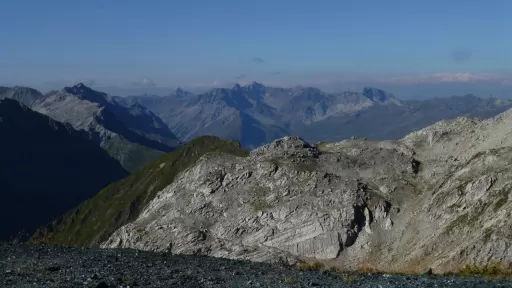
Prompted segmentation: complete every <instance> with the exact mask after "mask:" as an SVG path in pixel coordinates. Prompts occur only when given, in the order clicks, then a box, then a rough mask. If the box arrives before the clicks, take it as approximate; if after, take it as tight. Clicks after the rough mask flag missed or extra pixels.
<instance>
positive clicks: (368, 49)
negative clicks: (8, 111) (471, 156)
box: [0, 0, 512, 86]
mask: <svg viewBox="0 0 512 288" xmlns="http://www.w3.org/2000/svg"><path fill="white" fill-rule="evenodd" d="M0 10H1V11H2V13H1V14H2V16H1V17H0V35H1V36H2V38H1V39H2V41H1V43H0V84H2V83H14V84H25V85H35V86H37V85H40V84H42V83H48V82H51V81H55V83H57V82H58V81H65V80H66V81H67V80H76V79H89V80H91V81H95V82H96V83H102V84H104V85H118V86H119V85H121V86H122V85H130V83H132V82H141V83H142V84H150V83H152V82H155V83H157V84H158V85H171V86H172V85H178V84H180V83H183V84H186V83H203V82H204V83H206V82H209V81H214V80H218V81H226V80H233V79H235V77H237V75H241V74H245V75H247V76H243V75H242V76H240V77H239V78H240V79H242V78H246V79H280V78H283V79H286V81H291V80H293V77H295V76H293V75H299V74H301V75H302V74H308V75H310V76H308V77H317V76H314V75H318V77H320V78H321V77H322V76H321V75H325V74H329V73H331V74H332V73H348V74H350V73H354V74H374V73H381V74H382V73H384V74H387V73H389V74H404V73H427V74H428V73H441V72H444V73H463V72H464V73H481V72H489V71H491V72H496V71H498V72H499V71H507V70H509V69H510V68H511V67H512V55H511V54H512V37H510V35H511V34H510V33H511V31H512V17H510V13H511V11H512V1H510V0H487V1H480V0H473V1H462V0H443V1H440V0H434V1H419V0H418V1H413V0H402V1H398V0H397V1H393V0H388V1H381V0H373V1H369V0H366V1H365V0H357V1H355V0H354V1H343V0H324V1H323V0H317V1H312V0H308V1H306V0H294V1H291V0H289V1H285V0H258V1H249V0H217V1H214V0H202V1H199V0H145V1H142V0H140V1H135V0H122V1H121V0H108V1H107V0H101V1H100V0H88V1H73V0H45V1H43V0H2V1H1V3H0ZM452 52H456V53H458V54H457V55H459V56H460V57H461V59H459V61H455V60H454V59H452ZM255 57H257V58H259V59H261V60H262V61H260V62H261V63H257V62H258V61H255V60H254V59H253V58H255ZM277 72H279V73H277ZM277 74H279V75H277ZM290 75H292V76H290ZM311 75H313V76H311ZM143 77H147V79H146V81H142V80H141V79H143ZM287 77H288V78H287ZM290 77H291V78H290ZM296 77H299V76H296ZM297 81H300V79H299V78H297ZM132 84H133V83H132Z"/></svg>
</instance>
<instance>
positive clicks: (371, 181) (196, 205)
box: [101, 111, 512, 272]
mask: <svg viewBox="0 0 512 288" xmlns="http://www.w3.org/2000/svg"><path fill="white" fill-rule="evenodd" d="M511 123H512V112H511V111H508V112H505V113H503V114H501V115H499V116H497V117H495V118H492V119H489V120H475V119H469V118H458V119H456V120H453V121H443V122H439V123H437V124H435V125H433V126H430V127H427V128H425V129H422V130H419V131H417V132H414V133H412V134H410V135H408V136H406V137H405V138H403V139H401V140H398V141H378V142H377V141H369V140H366V139H358V138H354V139H352V140H345V141H342V142H338V143H318V144H316V145H310V144H308V143H306V142H305V141H303V140H302V139H300V138H298V137H285V138H282V139H278V140H276V141H274V142H272V143H270V144H267V145H264V146H262V147H259V148H257V149H255V150H253V151H252V152H251V153H250V155H249V156H248V157H236V156H232V155H224V154H208V155H205V156H203V157H201V158H200V159H199V161H197V162H196V163H195V165H193V166H191V167H189V168H188V169H186V170H184V171H182V172H181V173H180V174H179V175H178V176H177V177H176V178H175V180H174V182H173V183H172V184H170V185H169V186H167V187H166V188H164V189H163V190H161V191H160V192H158V193H157V194H156V196H155V198H154V199H153V200H152V201H151V202H150V203H149V204H148V205H147V206H146V207H145V208H144V210H143V212H142V213H141V214H140V215H139V216H138V217H137V219H136V220H135V221H133V222H131V223H128V224H127V225H124V226H122V227H121V228H119V229H118V230H117V231H116V232H115V233H113V234H112V235H111V236H110V238H109V239H108V240H107V241H105V242H103V243H102V244H101V247H125V248H136V249H142V250H154V251H168V252H172V253H183V254H205V255H212V256H219V257H227V258H235V259H250V260H254V261H267V262H268V261H269V262H272V261H287V262H294V261H298V260H304V259H308V258H316V259H321V260H324V261H330V262H333V263H336V264H338V265H341V266H345V267H351V268H355V267H358V266H361V265H371V266H372V267H375V268H376V269H382V270H395V269H396V270H400V269H401V270H404V269H406V270H407V271H411V270H417V271H424V270H426V269H427V268H429V267H431V268H433V269H434V272H443V271H449V270H454V269H457V268H458V267H460V266H461V265H463V264H474V265H482V264H486V263H488V262H490V261H497V262H501V263H510V262H512V249H510V246H511V244H512V240H510V239H512V229H511V228H512V217H511V216H512V205H511V203H512V202H511V200H512V199H511V198H512V196H511V193H510V191H511V189H512V173H511V172H512V170H511V168H510V166H509V164H508V163H511V162H512V148H511V145H510V144H511V142H512V140H511V137H510V136H511V135H512V133H511V132H512V129H511V128H510V127H512V126H511V125H510V124H511Z"/></svg>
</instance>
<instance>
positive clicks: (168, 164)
mask: <svg viewBox="0 0 512 288" xmlns="http://www.w3.org/2000/svg"><path fill="white" fill-rule="evenodd" d="M209 152H223V153H229V154H232V155H235V156H240V157H244V156H247V155H248V152H247V151H245V150H243V149H241V148H240V145H239V143H237V142H234V141H224V140H220V139H219V138H217V137H211V136H204V137H199V138H196V139H194V140H192V141H191V142H189V143H188V144H186V145H185V146H183V147H182V148H180V149H178V150H176V151H173V152H171V153H169V154H166V155H165V156H162V157H161V158H159V159H157V160H155V161H153V162H151V163H150V164H148V165H147V166H145V167H144V168H142V169H139V170H137V171H136V172H134V173H133V174H132V175H130V176H129V177H127V178H125V179H122V180H120V181H117V182H115V183H113V184H111V185H109V186H107V187H106V188H104V189H103V190H101V191H100V192H99V193H98V194H97V195H96V196H95V197H93V198H91V199H89V200H87V201H85V202H84V203H82V204H81V205H80V206H78V207H76V208H75V209H73V210H71V211H70V212H68V213H67V214H66V215H64V216H63V217H61V218H59V219H57V220H55V221H53V222H52V223H50V224H49V225H47V226H46V227H43V228H40V229H39V230H38V231H37V232H36V233H35V234H34V235H33V236H32V239H31V240H32V241H33V242H39V243H50V244H64V245H80V246H96V245H99V244H100V243H101V242H103V241H105V240H107V239H108V237H109V236H110V235H111V234H112V233H113V232H114V231H115V230H116V229H118V228H120V227H121V226H123V225H125V224H127V223H130V222H131V221H133V220H135V219H136V218H137V217H138V216H139V214H140V213H141V212H142V209H143V208H144V207H145V206H146V205H147V204H148V203H149V202H150V201H151V200H152V199H153V198H154V197H155V196H156V193H157V192H158V191H160V190H162V189H163V188H165V187H166V186H168V185H169V184H171V183H172V182H173V181H174V178H175V177H176V175H177V174H178V173H179V172H181V171H183V170H184V169H186V168H188V167H190V166H191V165H193V164H194V163H195V162H196V161H197V160H198V159H199V158H200V157H201V156H202V155H204V154H206V153H209Z"/></svg>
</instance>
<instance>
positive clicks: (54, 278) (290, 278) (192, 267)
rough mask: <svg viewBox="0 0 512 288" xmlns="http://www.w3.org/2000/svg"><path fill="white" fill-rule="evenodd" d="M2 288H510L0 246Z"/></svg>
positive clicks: (470, 281) (120, 252) (132, 253)
mask: <svg viewBox="0 0 512 288" xmlns="http://www.w3.org/2000/svg"><path fill="white" fill-rule="evenodd" d="M0 286H1V287H194V288H196V287H380V288H386V287H512V281H505V280H499V281H497V280H495V281H492V280H485V279H482V278H472V277H469V278H461V277H451V276H450V277H444V276H399V275H360V274H359V275H355V274H341V273H339V272H331V271H303V270H300V269H297V268H294V267H282V266H275V265H270V264H262V263H252V262H247V261H235V260H228V259H221V258H211V257H205V256H184V255H169V254H162V253H151V252H141V251H136V250H127V249H89V248H71V247H55V246H38V245H36V246H35V245H27V244H22V245H16V244H0Z"/></svg>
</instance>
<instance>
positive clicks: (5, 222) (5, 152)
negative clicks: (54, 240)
mask: <svg viewBox="0 0 512 288" xmlns="http://www.w3.org/2000/svg"><path fill="white" fill-rule="evenodd" d="M24 92H29V93H28V94H25V93H24ZM32 93H34V91H29V90H25V91H23V90H18V91H17V92H16V93H15V94H16V95H18V96H23V95H25V96H26V95H31V94H32ZM30 98H31V97H27V98H24V99H25V100H27V99H30ZM18 99H19V98H18ZM84 134H86V132H85V131H76V130H75V129H73V127H71V125H69V124H63V123H60V122H57V121H55V120H53V119H51V118H50V117H48V116H45V115H42V114H40V113H37V112H34V111H32V110H31V109H29V108H28V107H27V106H25V105H24V104H22V103H20V102H18V101H15V100H12V99H3V100H0V135H2V140H1V141H0V159H1V161H0V175H1V176H0V196H1V197H2V200H1V201H0V226H1V227H2V229H1V230H0V240H6V239H8V238H9V237H12V236H14V235H17V234H18V233H20V232H22V230H24V232H25V233H28V234H30V233H32V232H33V230H34V229H35V228H37V227H38V226H40V225H43V224H46V223H47V222H49V221H50V220H52V219H54V218H56V217H59V216H61V215H62V214H64V213H65V212H67V211H68V210H69V209H71V208H73V207H74V206H76V205H78V204H79V203H81V202H83V201H85V200H86V199H88V198H90V197H92V196H94V195H96V193H97V192H98V191H99V189H101V188H102V187H104V186H106V185H108V184H110V183H111V182H113V181H116V180H118V179H120V178H123V177H126V176H127V175H128V172H127V171H125V170H124V169H123V168H122V167H121V165H120V164H119V163H118V162H117V161H115V160H114V159H112V158H111V157H109V155H108V154H107V153H106V152H105V151H104V150H103V149H101V148H100V147H98V146H97V145H95V144H94V143H92V142H91V141H88V140H87V139H85V136H86V135H84Z"/></svg>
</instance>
